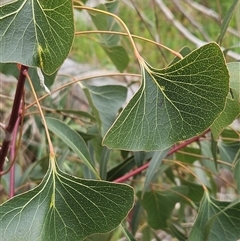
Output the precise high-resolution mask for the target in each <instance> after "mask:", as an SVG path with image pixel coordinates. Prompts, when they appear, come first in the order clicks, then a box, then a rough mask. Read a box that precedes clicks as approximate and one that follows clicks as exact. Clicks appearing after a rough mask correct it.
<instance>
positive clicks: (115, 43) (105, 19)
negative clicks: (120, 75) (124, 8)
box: [90, 1, 129, 72]
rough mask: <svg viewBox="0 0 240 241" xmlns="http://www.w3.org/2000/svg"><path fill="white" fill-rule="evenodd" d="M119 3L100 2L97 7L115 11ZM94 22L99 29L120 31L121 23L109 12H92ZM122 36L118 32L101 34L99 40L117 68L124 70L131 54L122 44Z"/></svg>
mask: <svg viewBox="0 0 240 241" xmlns="http://www.w3.org/2000/svg"><path fill="white" fill-rule="evenodd" d="M117 5H118V1H112V2H108V3H106V4H104V5H103V4H100V5H99V6H98V7H97V9H100V10H103V11H106V12H110V13H114V12H115V10H116V8H117ZM90 16H91V18H92V21H93V23H94V24H95V26H96V27H97V29H98V30H102V31H104V30H105V31H106V30H107V31H119V25H118V23H116V21H115V19H114V18H113V17H111V16H108V15H107V14H102V13H96V12H93V11H92V12H90ZM120 39H121V38H120V36H119V35H117V34H100V35H99V42H100V45H101V47H102V48H103V50H104V51H105V53H106V54H107V55H108V57H109V58H110V59H111V61H112V62H113V64H114V65H115V66H116V68H117V69H118V70H119V71H120V72H123V71H124V70H125V69H126V67H127V66H128V63H129V56H128V53H127V51H126V50H125V48H124V47H123V46H120V45H119V44H120Z"/></svg>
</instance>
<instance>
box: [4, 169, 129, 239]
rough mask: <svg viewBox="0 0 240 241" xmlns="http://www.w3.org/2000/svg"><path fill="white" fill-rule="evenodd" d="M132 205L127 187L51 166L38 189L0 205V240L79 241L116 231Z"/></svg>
mask: <svg viewBox="0 0 240 241" xmlns="http://www.w3.org/2000/svg"><path fill="white" fill-rule="evenodd" d="M132 204H133V189H132V188H131V187H129V186H127V185H124V184H116V183H109V182H105V181H95V180H83V179H78V178H75V177H73V176H70V175H67V174H65V173H63V172H62V171H60V170H59V169H58V167H56V168H51V167H50V168H49V170H48V172H47V174H46V175H45V177H44V179H43V181H42V182H41V184H40V185H39V186H38V187H36V188H35V189H33V190H31V191H29V192H27V193H24V194H21V195H18V196H16V197H14V198H13V199H10V200H9V201H7V202H5V203H4V204H2V205H1V206H0V222H1V225H0V233H1V240H5V241H14V240H17V241H33V240H44V241H52V240H62V241H64V240H71V241H80V240H83V239H84V238H85V237H87V236H89V235H91V234H94V233H105V232H110V231H111V230H112V229H114V228H116V227H117V226H118V225H119V224H120V223H121V221H122V220H123V219H124V218H125V217H126V215H127V214H128V212H129V210H130V209H131V207H132Z"/></svg>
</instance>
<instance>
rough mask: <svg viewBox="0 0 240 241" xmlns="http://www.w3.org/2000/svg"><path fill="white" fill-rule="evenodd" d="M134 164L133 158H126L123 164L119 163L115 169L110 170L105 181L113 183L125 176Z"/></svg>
mask: <svg viewBox="0 0 240 241" xmlns="http://www.w3.org/2000/svg"><path fill="white" fill-rule="evenodd" d="M135 165H136V163H135V160H134V158H133V156H131V157H129V158H127V159H126V160H124V161H123V162H121V163H120V164H119V165H117V166H116V167H114V168H112V169H111V170H110V171H108V173H107V180H108V181H114V180H115V179H117V178H119V177H121V176H123V175H125V174H126V173H128V172H129V171H130V170H131V169H133V167H135Z"/></svg>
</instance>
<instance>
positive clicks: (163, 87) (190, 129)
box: [103, 43, 229, 151]
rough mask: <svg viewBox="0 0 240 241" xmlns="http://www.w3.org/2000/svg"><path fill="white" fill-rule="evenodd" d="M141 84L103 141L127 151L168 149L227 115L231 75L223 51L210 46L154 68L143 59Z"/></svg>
mask: <svg viewBox="0 0 240 241" xmlns="http://www.w3.org/2000/svg"><path fill="white" fill-rule="evenodd" d="M141 66H142V85H141V87H140V89H139V90H138V91H137V93H136V94H135V95H134V96H133V98H132V99H131V100H130V102H129V103H128V105H127V106H126V107H125V109H124V110H123V111H122V112H121V113H120V115H119V116H118V118H117V119H116V121H115V122H114V124H113V126H112V127H111V128H110V129H109V131H108V132H107V134H106V136H105V137H104V140H103V144H104V145H106V146H108V147H109V148H116V149H123V150H134V151H136V150H146V151H151V150H164V149H166V148H168V147H170V146H171V145H173V144H174V143H176V142H178V141H181V140H185V139H189V138H191V137H193V136H196V135H199V134H201V133H202V132H203V131H205V130H206V129H207V128H209V127H210V126H211V125H212V123H213V122H214V120H215V119H216V118H217V117H218V116H219V114H220V113H221V112H222V111H223V109H224V107H225V103H226V97H227V94H228V92H229V74H228V70H227V67H226V63H225V60H224V57H223V54H222V51H221V49H220V48H219V46H218V45H217V44H215V43H209V44H207V45H204V46H203V47H201V48H199V49H197V50H195V51H193V52H191V53H190V54H189V55H187V56H186V57H185V58H184V59H182V60H180V61H178V62H176V63H175V64H173V65H171V66H169V67H167V68H166V69H161V70H158V69H154V68H153V67H151V66H150V65H148V64H147V63H146V62H144V60H143V59H141Z"/></svg>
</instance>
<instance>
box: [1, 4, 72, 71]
mask: <svg viewBox="0 0 240 241" xmlns="http://www.w3.org/2000/svg"><path fill="white" fill-rule="evenodd" d="M73 37H74V21H73V10H72V1H65V0H54V1H35V0H19V1H14V2H12V3H9V4H6V5H4V6H2V7H1V11H0V42H1V46H2V47H1V48H0V62H1V63H6V62H14V63H16V62H17V63H21V64H23V65H27V66H32V67H39V68H41V69H42V70H43V72H44V73H46V74H52V73H54V72H55V71H56V70H57V69H58V68H59V67H60V65H61V64H62V63H63V61H64V60H65V58H66V57H67V55H68V53H69V51H70V48H71V46H72V42H73Z"/></svg>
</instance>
